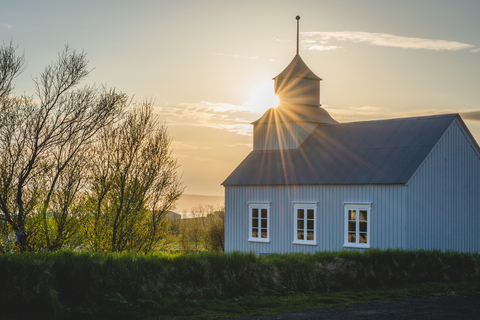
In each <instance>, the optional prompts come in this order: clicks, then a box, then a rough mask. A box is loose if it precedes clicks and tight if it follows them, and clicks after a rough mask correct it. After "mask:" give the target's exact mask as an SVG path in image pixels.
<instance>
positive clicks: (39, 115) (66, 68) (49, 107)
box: [0, 46, 126, 251]
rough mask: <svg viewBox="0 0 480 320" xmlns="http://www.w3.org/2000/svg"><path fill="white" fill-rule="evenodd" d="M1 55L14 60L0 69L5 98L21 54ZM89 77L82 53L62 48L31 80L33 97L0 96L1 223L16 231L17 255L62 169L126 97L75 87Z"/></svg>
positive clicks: (24, 247)
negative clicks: (34, 216) (52, 60)
mask: <svg viewBox="0 0 480 320" xmlns="http://www.w3.org/2000/svg"><path fill="white" fill-rule="evenodd" d="M10 48H11V46H10ZM0 54H3V55H4V56H5V55H7V56H8V57H7V58H4V57H0V60H2V61H3V60H5V61H11V60H13V61H14V63H4V64H2V65H1V67H3V68H6V69H8V68H10V70H6V71H5V70H4V71H0V73H1V74H6V75H7V76H6V79H7V80H6V81H7V82H5V83H3V82H2V84H1V85H0V88H4V89H3V90H4V92H6V93H7V94H8V93H10V92H11V88H12V84H11V80H12V79H13V78H14V76H12V75H16V74H17V73H18V72H19V71H21V67H22V63H20V62H21V61H23V56H22V57H20V58H12V57H11V56H12V54H13V55H14V54H15V52H13V53H12V50H11V49H9V50H6V49H4V50H3V51H0ZM19 61H20V62H19ZM88 74H89V70H88V69H87V59H86V54H85V53H83V52H82V53H77V52H76V51H74V50H71V49H70V48H69V47H68V46H66V48H65V50H64V51H63V52H61V53H60V54H59V58H58V61H57V62H56V63H53V64H51V65H49V66H47V67H46V68H45V70H44V71H43V72H42V73H41V74H40V75H39V76H38V77H36V78H34V82H35V86H36V99H33V98H32V97H27V96H22V97H11V96H9V95H7V94H3V96H2V98H1V100H0V104H1V107H0V108H1V116H0V117H1V118H0V124H1V126H0V155H1V157H0V219H1V220H3V221H5V222H6V223H8V225H9V226H10V227H11V228H12V230H13V231H14V232H15V233H16V235H17V241H18V246H19V248H20V251H25V250H27V249H28V247H29V242H28V239H29V236H30V230H27V226H28V225H29V224H28V220H29V219H30V218H31V217H32V213H34V212H35V210H38V209H41V210H42V211H43V213H44V218H45V219H46V213H47V211H48V207H49V204H50V201H51V198H52V196H53V195H54V193H55V192H56V190H57V183H58V182H59V180H61V179H63V178H62V174H63V172H64V170H65V168H67V167H68V166H69V165H70V163H72V162H73V161H74V160H73V159H75V158H76V156H77V155H78V154H79V153H80V152H82V150H84V148H85V147H86V146H87V145H88V143H90V142H91V141H92V138H93V137H94V135H95V134H96V133H97V132H98V131H99V130H100V129H101V128H104V127H106V126H108V125H110V124H111V123H112V122H114V121H115V119H116V118H117V117H118V115H119V114H120V112H121V110H122V108H123V107H124V105H125V103H126V96H125V95H124V94H119V93H116V92H115V91H114V90H110V91H107V90H104V89H102V90H100V89H96V88H93V87H88V86H87V87H84V88H80V89H78V88H77V85H78V84H79V82H80V81H82V80H83V79H84V78H85V77H86V76H87V75H88ZM33 231H34V229H32V232H33ZM47 240H48V241H47V242H50V240H49V239H47Z"/></svg>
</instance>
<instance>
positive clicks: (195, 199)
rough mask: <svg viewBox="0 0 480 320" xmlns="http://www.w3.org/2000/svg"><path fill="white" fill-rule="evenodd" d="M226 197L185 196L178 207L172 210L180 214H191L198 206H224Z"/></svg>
mask: <svg viewBox="0 0 480 320" xmlns="http://www.w3.org/2000/svg"><path fill="white" fill-rule="evenodd" d="M224 203H225V197H222V196H200V195H195V194H183V195H182V197H181V198H180V200H179V201H178V204H177V207H176V208H175V209H174V210H172V211H175V212H178V213H182V212H190V211H191V209H192V208H193V207H195V206H198V205H200V204H201V205H213V206H219V205H224Z"/></svg>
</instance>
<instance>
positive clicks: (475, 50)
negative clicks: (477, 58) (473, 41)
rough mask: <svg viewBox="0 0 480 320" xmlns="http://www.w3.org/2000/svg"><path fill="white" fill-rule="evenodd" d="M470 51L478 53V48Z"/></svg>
mask: <svg viewBox="0 0 480 320" xmlns="http://www.w3.org/2000/svg"><path fill="white" fill-rule="evenodd" d="M470 51H471V52H473V53H478V52H480V48H477V49H473V50H470Z"/></svg>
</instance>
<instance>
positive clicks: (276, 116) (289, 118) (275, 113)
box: [252, 102, 338, 124]
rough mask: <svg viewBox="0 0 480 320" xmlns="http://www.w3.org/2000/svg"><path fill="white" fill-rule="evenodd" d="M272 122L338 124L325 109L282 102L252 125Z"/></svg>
mask: <svg viewBox="0 0 480 320" xmlns="http://www.w3.org/2000/svg"><path fill="white" fill-rule="evenodd" d="M274 122H314V123H338V122H337V121H336V120H334V119H333V118H332V117H331V116H330V114H328V112H327V111H326V110H325V109H323V108H320V107H318V106H316V107H311V106H298V105H294V104H289V103H286V102H283V103H280V105H279V106H277V107H276V108H270V109H268V110H267V111H266V112H265V113H264V114H263V116H261V117H260V119H258V120H256V121H254V122H252V124H261V123H274Z"/></svg>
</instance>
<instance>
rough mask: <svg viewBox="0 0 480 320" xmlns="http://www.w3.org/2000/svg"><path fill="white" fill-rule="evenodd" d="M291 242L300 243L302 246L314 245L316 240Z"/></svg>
mask: <svg viewBox="0 0 480 320" xmlns="http://www.w3.org/2000/svg"><path fill="white" fill-rule="evenodd" d="M293 244H300V245H304V246H316V245H317V242H316V241H311V242H299V241H293Z"/></svg>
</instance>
